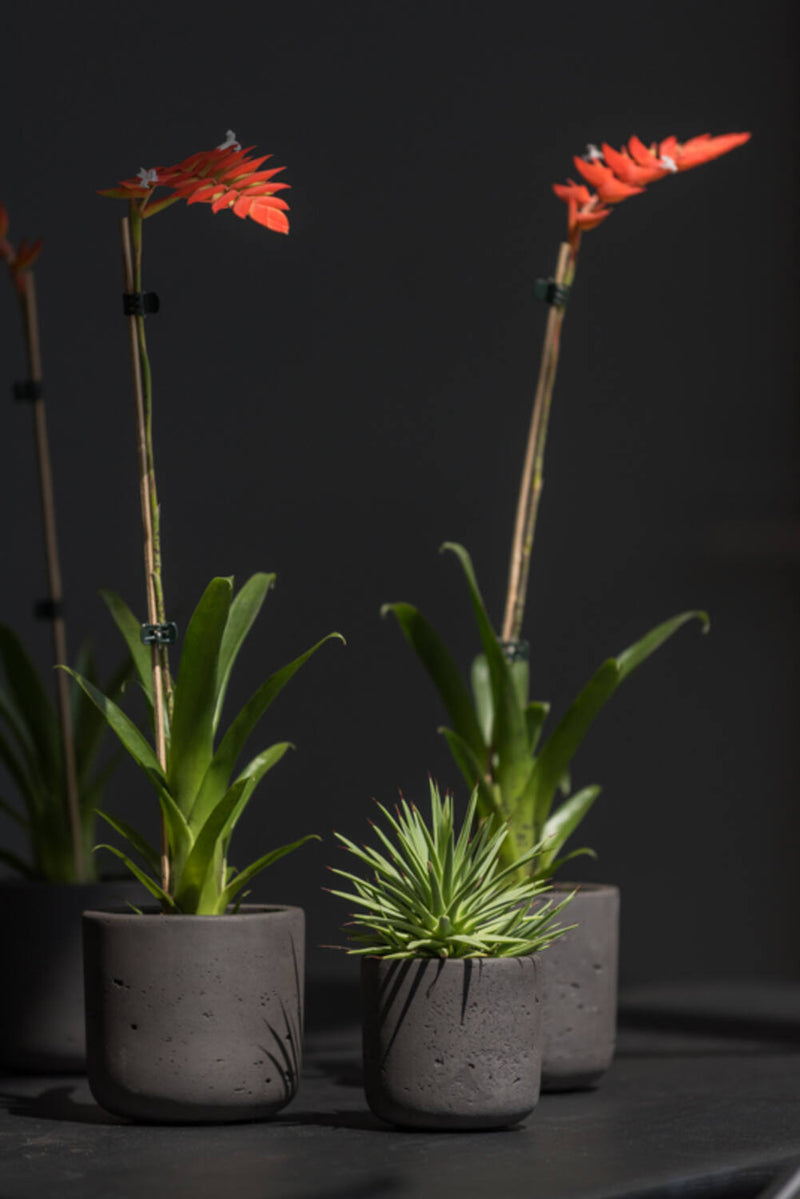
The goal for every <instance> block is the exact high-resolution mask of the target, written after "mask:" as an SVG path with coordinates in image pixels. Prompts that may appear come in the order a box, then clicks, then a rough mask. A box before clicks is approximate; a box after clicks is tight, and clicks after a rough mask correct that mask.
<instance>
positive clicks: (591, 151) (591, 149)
mask: <svg viewBox="0 0 800 1199" xmlns="http://www.w3.org/2000/svg"><path fill="white" fill-rule="evenodd" d="M584 158H587V159H588V160H589V162H594V161H595V159H598V158H599V159H600V161H601V162H602V161H603V151H602V150H601V149H600V147H599V146H596V145H595V144H594V142H589V143H588V145H587V146H586V153H585V154H584Z"/></svg>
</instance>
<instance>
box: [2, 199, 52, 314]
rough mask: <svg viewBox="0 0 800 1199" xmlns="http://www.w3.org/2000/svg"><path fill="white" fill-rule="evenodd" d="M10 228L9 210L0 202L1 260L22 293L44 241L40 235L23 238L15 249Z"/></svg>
mask: <svg viewBox="0 0 800 1199" xmlns="http://www.w3.org/2000/svg"><path fill="white" fill-rule="evenodd" d="M8 230H9V219H8V212H7V210H6V209H5V208H4V206H3V205H2V204H0V261H3V262H5V264H6V266H7V267H8V270H9V274H10V275H11V281H12V283H13V284H14V287H15V288H16V289H17V291H18V292H19V294H20V295H22V294H23V291H24V287H25V278H24V277H25V272H26V271H29V270H30V268H31V267H32V266H33V264H34V262H35V261H36V259H37V258H38V257H39V255H40V253H41V252H42V245H43V242H42V239H41V238H40V237H37V239H36V241H30V242H29V241H28V240H27V238H23V239H22V241H21V242H20V243H19V245H18V246H17V248H16V250H15V249H14V246H13V244H12V243H11V242H10V241H9V239H8Z"/></svg>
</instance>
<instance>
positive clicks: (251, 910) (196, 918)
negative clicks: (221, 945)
mask: <svg viewBox="0 0 800 1199" xmlns="http://www.w3.org/2000/svg"><path fill="white" fill-rule="evenodd" d="M148 906H149V905H148ZM302 911H303V909H302V908H300V907H296V906H294V905H292V904H267V903H243V904H242V905H241V907H240V908H239V911H238V912H225V913H223V914H222V915H219V916H211V915H207V914H204V915H195V914H193V913H186V912H160V911H148V910H145V911H143V912H130V911H122V910H121V909H119V908H108V909H104V908H87V910H86V911H85V912H84V913H83V918H84V920H99V921H102V922H103V923H109V924H123V923H128V922H129V921H136V922H137V923H142V922H145V923H153V922H154V921H158V922H163V921H166V920H168V921H169V922H170V924H174V923H178V924H182V923H183V922H184V921H185V920H186V921H192V922H193V923H195V924H197V923H198V922H203V921H205V922H206V923H208V924H214V925H217V924H219V921H220V920H224V921H225V923H226V924H229V923H231V922H232V921H233V922H237V923H240V922H242V921H246V920H248V919H249V918H250V917H252V916H284V915H288V914H292V913H294V912H302Z"/></svg>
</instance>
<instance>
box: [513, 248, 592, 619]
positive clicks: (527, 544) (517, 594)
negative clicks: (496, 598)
mask: <svg viewBox="0 0 800 1199" xmlns="http://www.w3.org/2000/svg"><path fill="white" fill-rule="evenodd" d="M576 261H577V245H570V243H569V242H562V243H561V246H560V247H559V251H558V262H557V264H556V272H555V275H554V277H553V282H554V283H555V284H556V286H559V287H570V286H571V285H572V281H573V279H574V277H575V266H576ZM564 313H565V308H564V305H563V304H551V305H550V311H549V313H548V317H547V327H546V329H545V334H544V346H543V349H542V359H541V363H540V366H539V379H538V382H537V384H536V394H535V396H534V401H533V412H532V414H531V424H530V429H529V432H528V444H527V447H526V450H525V460H524V463H523V467H522V480H521V482H520V488H519V499H518V500H517V515H516V520H515V522H514V536H513V540H512V543H511V560H510V563H509V570H508V591H507V594H506V606H505V615H504V617H503V634H502V639H503V641H519V639H520V636H521V633H522V621H523V617H524V615H525V600H526V596H527V591H528V574H529V571H530V562H531V551H532V549H533V537H534V533H535V532H536V516H537V513H538V511H539V500H540V498H541V494H542V487H543V486H544V450H545V444H546V441H547V426H548V422H549V419H550V406H551V403H552V399H553V389H554V387H555V382H556V371H557V369H558V354H559V348H560V341H561V326H562V324H563V323H564Z"/></svg>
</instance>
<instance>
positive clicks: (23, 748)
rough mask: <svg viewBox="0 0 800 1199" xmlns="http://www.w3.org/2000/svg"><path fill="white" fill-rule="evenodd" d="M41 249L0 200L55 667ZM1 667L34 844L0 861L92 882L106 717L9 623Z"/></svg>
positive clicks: (20, 819) (62, 657)
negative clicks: (43, 662)
mask: <svg viewBox="0 0 800 1199" xmlns="http://www.w3.org/2000/svg"><path fill="white" fill-rule="evenodd" d="M41 249H42V241H41V239H37V240H36V241H27V240H25V239H23V240H22V241H21V242H20V243H19V244H18V245H17V246H14V244H13V243H12V242H11V240H10V239H9V218H8V213H7V212H6V209H5V208H4V207H3V206H2V205H0V260H2V261H4V262H5V264H6V266H7V267H8V271H9V276H10V279H11V282H12V284H13V287H14V292H15V294H16V297H17V300H18V301H19V307H20V315H21V318H22V329H23V336H24V342H25V351H26V358H27V368H28V377H27V379H26V380H25V381H24V382H23V383H18V384H16V385H15V389H14V390H15V394H16V395H17V396H18V398H19V399H22V400H24V401H26V402H27V403H29V404H30V407H31V410H32V415H33V433H34V443H35V448H36V459H37V465H38V471H39V494H40V500H41V511H42V528H43V533H44V548H45V562H46V567H47V582H48V595H47V599H46V600H42V601H40V602H39V603H38V604H37V605H36V611H37V615H39V616H40V617H41V618H42V619H44V620H46V621H48V623H49V624H50V628H51V633H52V646H53V664H54V665H59V664H62V663H65V662H67V661H68V657H67V633H66V622H65V619H64V611H63V600H64V594H63V586H62V573H61V563H60V558H59V551H58V537H57V530H56V509H55V500H54V489H53V470H52V466H51V456H50V442H49V438H48V433H47V415H46V409H45V400H44V395H43V390H42V358H41V340H40V332H39V316H38V307H37V302H36V288H35V282H34V274H33V267H34V264H35V263H36V261H37V259H38V257H39V254H40V252H41ZM0 663H2V668H3V672H4V674H5V678H6V683H7V687H8V690H7V691H5V690H3V691H0V761H2V763H3V765H4V766H5V767H6V769H7V770H8V772H9V774H10V775H11V778H12V779H13V781H14V783H15V784H16V788H17V792H18V796H19V798H20V799H21V800H22V805H23V810H22V811H20V810H19V808H18V807H16V806H14V805H13V804H10V803H8V802H7V801H6V800H2V799H0V809H1V810H2V811H4V812H5V813H6V814H7V815H8V816H9V817H10V818H11V819H12V820H13V821H14V822H15V823H16V824H18V825H19V826H20V827H21V828H22V830H23V832H24V834H25V837H26V839H27V841H28V845H29V860H25V858H23V857H21V856H20V855H18V854H15V853H13V852H12V851H11V850H8V849H5V848H2V847H0V860H2V861H3V862H5V863H6V864H7V865H9V866H11V867H13V868H14V869H15V870H17V871H18V872H19V873H21V874H23V875H24V876H25V877H28V878H35V879H40V880H42V879H46V880H48V881H50V882H88V881H93V880H94V879H96V877H97V868H96V865H95V862H94V860H93V858H92V856H91V846H92V842H93V839H94V825H95V808H96V806H97V804H98V802H99V800H100V796H101V793H102V790H103V786H104V785H105V783H106V782H107V780H108V778H109V776H110V774H111V772H112V770H113V769H114V767H115V765H116V759H112V760H111V761H110V762H109V763H107V764H106V765H105V766H103V767H97V765H96V759H97V754H98V752H99V750H100V747H101V744H102V740H103V732H104V728H105V726H104V724H103V720H102V718H101V717H100V716H99V715H98V714H97V712H96V711H95V710H94V708H93V707H92V705H91V704H90V703H89V702H88V700H86V698H85V697H84V696H83V695H77V694H73V695H72V696H70V689H69V681H68V679H67V677H66V676H65V675H63V674H60V673H58V674H56V675H55V689H56V703H55V705H54V704H53V702H52V698H51V696H50V694H49V689H48V687H47V686H46V685H45V684H44V683H43V682H42V680H41V679H40V678H39V675H38V673H37V671H36V668H35V666H34V665H33V662H32V661H31V659H30V657H29V655H28V653H27V652H26V650H25V648H24V646H23V644H22V642H21V640H20V638H19V637H18V636H17V634H16V633H15V632H14V630H13V629H11V628H9V627H8V626H7V625H2V626H0ZM76 665H77V668H78V669H79V670H81V671H82V672H84V673H86V674H87V675H88V676H89V678H91V679H92V680H93V681H94V682H96V681H97V676H96V670H95V665H94V660H93V655H92V652H91V649H90V648H89V645H88V644H85V645H84V646H83V647H82V648H81V650H80V651H79V653H78V658H77V661H76ZM129 673H130V663H129V662H125V663H124V664H123V666H122V668H121V669H120V670H119V671H117V673H116V674H115V676H114V677H113V678H112V679H111V681H110V682H109V684H108V691H109V694H111V695H112V696H118V695H119V694H120V692H121V690H122V688H123V686H124V683H125V680H126V678H127V676H128V674H129Z"/></svg>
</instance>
